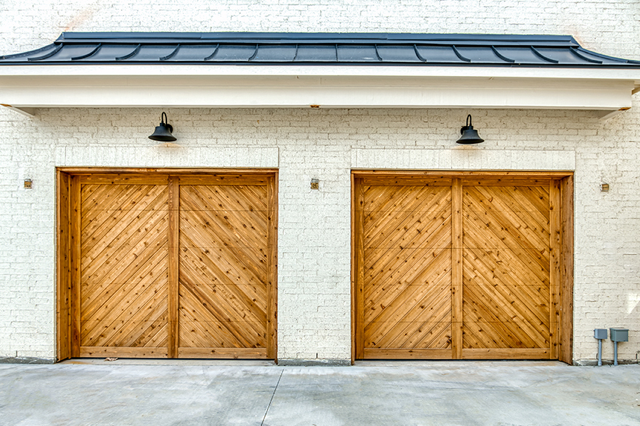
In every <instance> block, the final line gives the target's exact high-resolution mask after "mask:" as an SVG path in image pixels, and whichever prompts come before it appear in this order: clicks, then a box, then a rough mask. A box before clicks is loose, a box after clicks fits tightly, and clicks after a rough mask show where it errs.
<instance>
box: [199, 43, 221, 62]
mask: <svg viewBox="0 0 640 426" xmlns="http://www.w3.org/2000/svg"><path fill="white" fill-rule="evenodd" d="M219 48H220V43H218V44H216V48H215V49H213V53H212V54H211V55H209V56H207V57H206V58H204V59H203V60H204V61H209V60H211V59H213V57H214V56H216V53H218V49H219Z"/></svg>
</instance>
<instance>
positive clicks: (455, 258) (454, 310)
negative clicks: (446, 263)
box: [451, 179, 463, 359]
mask: <svg viewBox="0 0 640 426" xmlns="http://www.w3.org/2000/svg"><path fill="white" fill-rule="evenodd" d="M451 233H452V235H451V243H452V248H451V350H452V351H453V353H452V357H453V359H462V341H463V339H462V338H463V336H462V327H463V318H462V315H463V314H462V301H463V294H462V289H463V278H462V274H463V265H462V261H463V253H462V250H463V229H462V180H461V179H453V185H452V188H451Z"/></svg>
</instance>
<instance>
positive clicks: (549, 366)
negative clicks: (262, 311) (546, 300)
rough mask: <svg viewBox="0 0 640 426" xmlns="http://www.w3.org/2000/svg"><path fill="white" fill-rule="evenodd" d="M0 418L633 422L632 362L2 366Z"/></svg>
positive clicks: (638, 377)
mask: <svg viewBox="0 0 640 426" xmlns="http://www.w3.org/2000/svg"><path fill="white" fill-rule="evenodd" d="M0 384H1V385H2V386H0V413H1V414H0V424H2V425H21V426H26V425H65V426H66V425H154V426H156V425H272V426H275V425H283V426H292V425H308V426H311V425H316V426H325V425H368V426H371V425H465V426H469V425H599V426H602V425H607V426H610V425H616V426H622V425H640V366H638V365H625V366H618V367H611V366H605V367H599V368H598V367H570V366H567V365H565V364H562V363H556V362H366V363H365V362H362V363H358V364H357V365H356V366H351V367H320V366H319V367H278V366H275V365H271V364H269V363H264V362H242V361H240V362H235V363H232V362H199V361H198V362H196V361H178V362H171V361H169V362H158V361H146V362H145V361H127V360H119V361H115V362H105V361H103V360H94V361H90V362H84V361H72V362H68V363H63V364H56V365H21V364H4V365H0Z"/></svg>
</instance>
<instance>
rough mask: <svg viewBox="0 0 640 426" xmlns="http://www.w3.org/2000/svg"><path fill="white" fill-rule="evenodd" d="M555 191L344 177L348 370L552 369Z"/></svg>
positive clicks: (498, 183) (474, 181)
mask: <svg viewBox="0 0 640 426" xmlns="http://www.w3.org/2000/svg"><path fill="white" fill-rule="evenodd" d="M562 191H563V189H562V181H561V180H560V179H557V178H556V179H554V178H553V177H548V176H531V174H523V175H522V176H501V175H496V176H484V177H482V178H474V177H473V175H471V174H467V175H459V176H456V175H449V176H446V175H445V176H442V175H441V176H433V177H428V176H424V175H422V176H415V175H414V176H412V175H410V174H403V175H389V176H385V175H380V174H370V175H367V174H365V173H362V174H356V175H355V179H354V231H355V232H354V256H355V257H354V279H355V280H354V283H355V284H354V285H355V287H354V292H355V293H354V299H355V315H354V317H355V318H354V322H355V336H354V340H355V358H357V359H412V358H413V359H461V358H462V359H558V358H559V357H561V354H560V347H559V345H561V344H565V345H567V346H570V337H568V334H570V328H571V327H570V324H566V320H565V325H564V327H565V328H567V329H568V330H564V335H565V341H564V342H562V341H560V340H559V338H560V336H559V334H560V331H561V328H562V327H561V323H562V310H563V309H562V308H563V306H562V305H563V295H562V294H561V288H560V287H561V282H562V280H563V271H562V269H563V265H562V263H563V258H562V256H561V252H562V229H563V224H562V217H563V216H562V211H561V210H562V209H561V204H562ZM565 192H567V193H568V192H569V188H568V187H567V188H565ZM567 204H568V203H567ZM565 217H566V218H567V221H566V222H567V224H565V227H567V225H568V222H569V221H568V218H569V212H568V211H567V212H566V214H565ZM567 249H569V248H567ZM567 264H568V262H567ZM565 269H566V268H565ZM565 275H568V271H567V272H566V273H565ZM567 281H568V279H567ZM569 291H570V289H567V290H566V291H565V293H567V292H569ZM567 306H568V308H567V309H565V310H568V309H569V308H570V303H567ZM565 317H567V318H568V317H570V313H569V312H565ZM565 352H566V351H565ZM563 357H564V356H563ZM569 360H570V359H569Z"/></svg>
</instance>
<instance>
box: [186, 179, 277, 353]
mask: <svg viewBox="0 0 640 426" xmlns="http://www.w3.org/2000/svg"><path fill="white" fill-rule="evenodd" d="M268 203H269V197H268V186H267V185H266V184H265V185H261V184H257V185H237V186H233V185H215V186H214V185H184V184H183V185H181V188H180V279H179V285H180V340H179V342H180V345H179V348H180V349H179V353H184V352H183V349H187V348H206V349H209V350H210V349H240V348H252V349H265V350H266V349H267V334H268V324H267V316H268V310H267V308H268V304H269V300H268V299H269V291H270V285H269V262H270V261H269V253H270V252H269V225H270V216H269V213H270V210H269V208H268ZM271 343H272V344H273V341H272V342H271ZM201 352H202V353H203V354H205V353H207V352H206V351H201ZM247 353H250V352H247ZM203 356H204V355H203ZM211 356H212V357H215V356H217V355H216V353H211Z"/></svg>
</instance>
